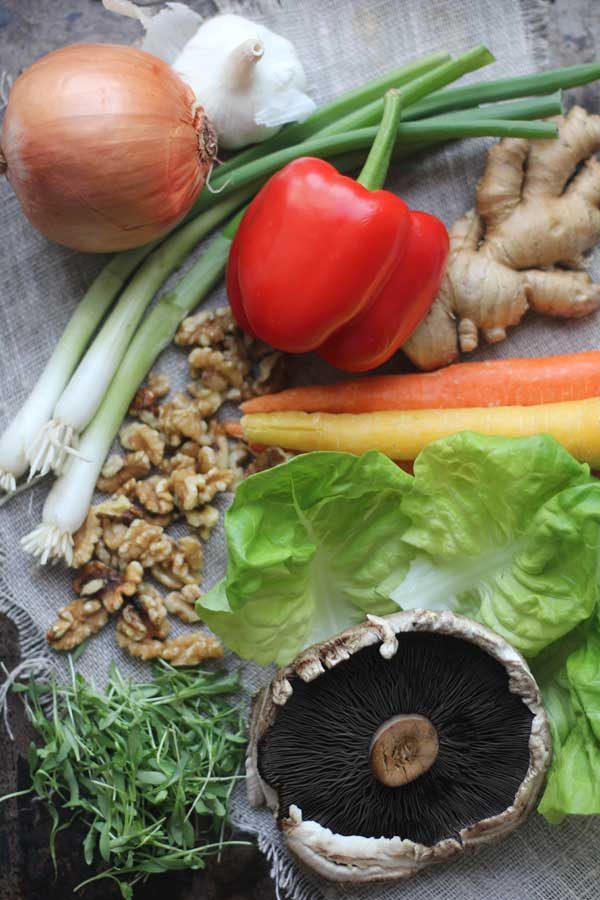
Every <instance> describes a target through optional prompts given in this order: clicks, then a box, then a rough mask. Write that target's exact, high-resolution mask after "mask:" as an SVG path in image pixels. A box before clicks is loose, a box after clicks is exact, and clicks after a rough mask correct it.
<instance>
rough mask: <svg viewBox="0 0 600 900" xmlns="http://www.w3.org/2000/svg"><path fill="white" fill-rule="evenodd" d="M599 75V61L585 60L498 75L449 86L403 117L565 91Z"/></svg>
mask: <svg viewBox="0 0 600 900" xmlns="http://www.w3.org/2000/svg"><path fill="white" fill-rule="evenodd" d="M598 78H600V63H586V64H583V65H578V66H566V67H565V68H562V69H554V70H552V71H550V72H538V73H536V74H534V75H518V76H516V77H515V78H499V79H498V80H497V81H488V82H482V83H480V84H469V85H465V86H464V87H458V88H449V89H448V90H446V91H439V92H437V93H435V94H431V95H430V96H429V97H426V98H425V99H423V100H420V101H419V102H418V103H415V104H414V106H411V107H410V109H407V110H406V112H405V115H404V118H405V119H422V118H425V117H429V116H434V115H438V114H439V113H444V112H450V111H451V110H455V109H465V108H467V107H472V106H479V105H480V104H481V103H493V102H495V101H496V100H512V99H513V98H515V97H528V96H530V95H535V94H550V93H552V92H553V91H558V90H563V91H564V90H567V88H572V87H577V86H578V85H581V84H588V83H589V82H590V81H596V80H597V79H598Z"/></svg>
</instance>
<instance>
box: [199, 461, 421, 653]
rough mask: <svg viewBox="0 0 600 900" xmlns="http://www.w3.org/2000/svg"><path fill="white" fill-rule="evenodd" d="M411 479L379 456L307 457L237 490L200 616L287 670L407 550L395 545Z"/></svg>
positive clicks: (401, 568) (373, 594) (368, 608)
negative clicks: (222, 563) (224, 553)
mask: <svg viewBox="0 0 600 900" xmlns="http://www.w3.org/2000/svg"><path fill="white" fill-rule="evenodd" d="M411 485H412V478H411V476H410V475H407V474H406V472H404V471H403V470H402V469H400V468H399V467H398V466H397V465H396V464H395V463H393V462H391V461H390V460H389V459H387V457H385V456H383V455H382V454H380V453H378V452H376V451H371V452H369V453H366V454H364V455H363V456H362V457H356V456H353V455H351V454H349V453H335V452H315V453H307V454H304V455H302V456H298V457H296V458H295V459H292V460H290V462H288V463H285V464H284V465H281V466H277V467H275V468H273V469H269V470H268V471H265V472H260V473H258V474H256V475H253V476H251V477H250V478H248V479H246V481H244V482H242V483H241V484H240V486H239V487H238V489H237V492H236V496H235V499H234V502H233V504H232V506H231V507H230V508H229V510H228V511H227V514H226V516H225V534H226V538H227V548H228V556H229V558H228V568H227V575H226V577H225V579H224V580H223V581H221V582H220V583H219V584H218V585H217V586H216V587H214V588H213V589H212V590H211V591H209V592H208V593H207V594H206V595H205V596H204V597H202V598H201V599H200V601H199V603H198V613H199V615H200V616H201V617H202V619H203V620H204V621H205V622H206V623H207V624H208V625H209V627H210V628H211V629H212V630H213V631H214V632H215V633H216V634H218V635H219V636H220V637H221V638H222V639H223V641H224V642H225V644H226V645H227V646H228V647H229V648H230V649H232V650H234V651H235V652H236V653H237V654H238V655H239V656H242V657H244V658H246V659H253V660H255V661H256V662H259V663H261V664H266V663H270V662H276V663H278V664H280V665H281V664H284V663H286V662H289V661H290V660H291V659H292V658H293V657H294V656H295V654H296V653H297V652H299V651H300V650H301V649H303V648H304V647H306V646H307V645H309V644H311V643H313V642H315V641H319V640H322V639H324V638H327V637H330V636H331V635H333V634H335V633H336V632H338V631H340V630H342V629H344V628H347V627H348V626H349V625H351V624H352V623H354V622H359V621H362V620H363V619H364V618H365V615H366V614H367V613H373V614H376V615H384V614H386V613H390V612H393V611H394V610H395V609H397V607H396V605H395V604H394V603H393V602H391V601H390V600H389V599H388V597H387V594H388V593H389V590H390V588H391V587H392V586H394V585H396V584H398V583H400V582H401V581H402V579H403V578H404V576H405V574H406V572H407V570H408V565H409V562H410V559H411V557H412V556H413V554H414V550H413V549H412V547H410V546H409V545H408V544H404V543H403V542H402V540H401V536H402V533H403V531H404V530H405V529H406V527H407V525H408V519H407V518H406V516H405V515H404V514H403V512H402V508H401V503H402V499H403V498H404V497H405V495H406V494H407V493H408V491H409V490H410V488H411Z"/></svg>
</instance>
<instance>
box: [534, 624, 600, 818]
mask: <svg viewBox="0 0 600 900" xmlns="http://www.w3.org/2000/svg"><path fill="white" fill-rule="evenodd" d="M578 643H580V646H577V644H578ZM573 647H575V649H574V650H571V652H569V649H571V648H573ZM566 654H568V655H566ZM565 655H566V659H564V661H563V658H564V657H565ZM533 672H534V675H535V677H536V679H537V681H538V684H539V686H540V690H541V692H542V698H543V701H544V706H545V708H546V713H547V715H548V721H549V724H550V731H551V734H552V765H551V768H550V772H549V775H548V780H547V782H546V788H545V790H544V794H543V795H542V799H541V801H540V803H539V806H538V812H539V813H541V815H543V816H544V817H545V818H546V819H547V820H548V821H549V822H551V823H552V824H556V823H558V822H560V821H561V820H562V819H563V818H564V816H566V815H598V814H599V813H600V633H599V631H598V625H597V621H596V622H593V623H592V624H591V627H588V628H587V634H585V633H584V634H583V635H582V634H581V629H578V630H576V631H575V632H573V633H571V634H570V635H569V636H568V637H567V638H566V639H564V640H563V641H561V642H558V645H556V646H553V647H550V648H548V650H547V651H546V652H545V653H544V654H543V656H542V657H541V658H540V660H539V661H538V662H536V663H535V664H534V666H533Z"/></svg>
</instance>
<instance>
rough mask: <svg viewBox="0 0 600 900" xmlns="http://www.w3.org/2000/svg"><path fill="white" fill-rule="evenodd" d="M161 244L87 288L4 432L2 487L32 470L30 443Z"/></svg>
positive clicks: (121, 260) (114, 266) (130, 255)
mask: <svg viewBox="0 0 600 900" xmlns="http://www.w3.org/2000/svg"><path fill="white" fill-rule="evenodd" d="M154 247H156V243H154V244H149V245H148V246H146V247H140V248H139V249H137V250H128V251H127V252H126V253H120V254H119V255H118V256H114V257H113V258H112V259H111V261H110V262H109V263H108V264H107V265H106V266H105V267H104V268H103V269H102V270H101V271H100V273H99V274H98V275H97V276H96V278H95V279H94V281H93V282H92V283H91V285H90V286H89V288H88V289H87V291H86V293H85V295H84V297H83V299H82V300H81V302H80V303H79V305H78V306H77V308H76V309H75V311H74V313H73V315H72V316H71V318H70V320H69V323H68V324H67V327H66V328H65V331H64V333H63V335H62V337H61V339H60V340H59V342H58V344H57V345H56V347H55V348H54V351H53V353H52V356H51V357H50V359H49V360H48V362H47V364H46V366H45V368H44V371H43V372H42V374H41V375H40V377H39V378H38V380H37V382H36V384H35V385H34V387H33V389H32V391H31V393H30V394H29V397H28V398H27V399H26V400H25V402H24V404H23V406H22V407H21V409H20V410H19V411H18V412H17V414H16V416H15V417H14V419H13V420H12V422H11V423H10V424H9V425H8V427H7V429H6V430H5V431H4V433H3V434H2V436H1V437H0V490H2V491H7V492H12V491H14V490H15V487H16V481H17V479H18V478H20V477H21V475H24V474H25V472H26V471H27V467H28V460H27V453H26V450H27V448H28V447H29V446H30V445H31V443H32V441H33V440H34V439H35V437H36V435H37V434H38V433H39V431H40V429H41V428H42V427H43V426H44V425H45V423H46V422H47V421H48V419H49V418H50V416H51V415H52V410H53V409H54V406H55V404H56V401H57V400H58V398H59V397H60V395H61V393H62V391H63V390H64V388H65V386H66V384H67V383H68V381H69V378H70V377H71V375H72V373H73V371H74V369H75V367H76V365H77V363H78V362H79V360H80V359H81V357H82V356H83V354H84V353H85V350H86V348H87V346H88V344H89V342H90V339H91V337H92V335H93V333H94V331H95V330H96V328H97V327H98V325H99V324H100V322H101V321H102V319H103V318H104V316H105V314H106V312H107V311H108V309H109V308H110V306H111V305H112V303H113V301H114V299H115V297H116V296H117V294H118V293H119V291H120V290H121V289H122V287H123V285H124V284H125V282H126V281H127V279H128V278H129V277H130V276H131V274H132V272H134V271H135V269H136V268H137V267H138V266H139V265H140V263H141V262H142V261H143V259H144V258H145V257H146V256H148V255H149V254H150V253H151V252H152V249H153V248H154Z"/></svg>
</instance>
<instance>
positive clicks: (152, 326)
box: [22, 207, 243, 565]
mask: <svg viewBox="0 0 600 900" xmlns="http://www.w3.org/2000/svg"><path fill="white" fill-rule="evenodd" d="M219 209H220V207H219ZM242 215H243V211H242V212H241V213H240V214H238V216H236V217H235V219H233V220H232V221H231V222H230V223H229V225H228V226H227V227H226V228H225V230H224V231H223V233H222V234H220V235H218V236H217V237H216V238H215V239H214V240H213V241H212V242H211V244H210V246H209V247H208V248H207V250H206V251H205V252H204V253H203V254H202V255H201V256H200V258H199V259H198V261H197V262H196V263H195V264H194V265H193V266H192V268H191V269H190V270H189V272H188V273H187V274H186V275H184V277H183V278H182V279H181V281H180V282H179V283H178V284H177V285H176V287H174V288H173V290H171V291H169V292H168V293H166V294H165V295H164V296H163V297H162V298H161V299H160V300H159V301H158V302H157V303H156V304H155V306H154V307H153V308H152V310H151V311H150V313H149V314H148V316H147V317H146V319H145V320H144V321H143V323H142V325H141V326H140V327H139V329H138V331H137V332H136V334H135V336H134V338H133V340H132V341H131V343H130V345H129V347H128V348H127V352H126V353H125V355H124V357H123V359H122V361H121V364H120V365H119V367H118V369H117V371H116V373H115V375H114V378H113V380H112V381H111V383H110V386H109V388H108V390H107V391H106V393H105V395H104V397H103V399H102V402H101V403H100V405H99V407H98V409H97V412H96V415H95V416H94V418H93V419H92V421H91V422H90V424H89V425H88V427H87V428H86V430H85V431H84V433H83V435H82V438H81V443H80V447H79V452H78V454H77V456H73V455H71V456H70V457H69V458H68V460H67V462H66V464H65V466H64V469H63V472H62V474H61V475H60V476H59V478H57V480H56V481H55V482H54V484H53V486H52V488H51V490H50V492H49V494H48V496H47V498H46V502H45V504H44V510H43V514H42V523H41V524H40V525H39V526H38V527H37V528H36V529H34V531H32V532H31V533H30V534H28V535H26V537H24V538H23V540H22V545H23V547H24V549H25V550H27V552H29V553H33V554H34V555H35V556H38V557H39V558H40V560H41V562H42V563H46V562H48V561H49V560H51V561H56V560H58V559H64V560H65V561H66V562H67V564H68V565H71V564H72V561H73V534H74V533H75V532H76V531H77V529H78V528H80V527H81V525H82V524H83V522H84V520H85V517H86V515H87V513H88V509H89V506H90V503H91V500H92V497H93V494H94V489H95V486H96V481H97V479H98V475H99V474H100V470H101V469H102V466H103V465H104V460H105V459H106V456H107V454H108V451H109V450H110V446H111V444H112V442H113V440H114V438H115V436H116V434H117V432H118V430H119V427H120V425H121V422H122V421H123V419H124V417H125V415H126V413H127V410H128V409H129V405H130V403H131V401H132V399H133V397H134V395H135V392H136V390H137V388H138V386H139V385H140V383H141V382H142V380H143V379H144V378H145V376H146V375H147V373H148V372H149V371H150V369H151V368H152V366H153V364H154V362H155V360H156V358H157V357H158V356H159V354H160V353H161V352H162V351H163V350H164V349H165V347H167V346H168V345H169V344H170V342H171V341H172V340H173V338H174V336H175V332H176V331H177V327H178V325H179V323H180V322H181V320H182V319H183V318H184V317H185V316H186V315H188V314H189V313H190V312H191V311H192V310H193V309H194V307H195V306H197V304H198V303H199V302H200V301H201V300H202V299H203V298H204V297H206V295H207V294H208V293H209V292H210V290H211V289H212V288H213V287H214V285H215V284H217V282H218V281H219V280H220V279H221V278H222V276H223V273H224V271H225V266H226V264H227V258H228V255H229V249H230V247H231V242H232V240H233V236H234V234H235V231H236V229H237V226H238V224H239V221H240V220H241V216H242Z"/></svg>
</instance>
